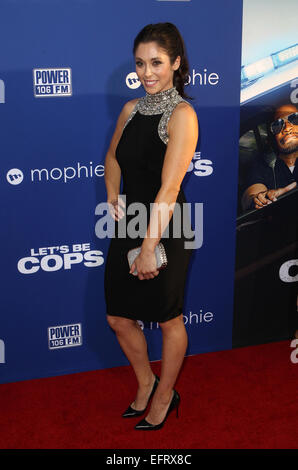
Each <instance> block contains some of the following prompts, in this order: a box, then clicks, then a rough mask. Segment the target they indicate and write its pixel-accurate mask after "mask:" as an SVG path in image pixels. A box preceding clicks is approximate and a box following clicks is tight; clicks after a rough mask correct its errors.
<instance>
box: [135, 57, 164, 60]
mask: <svg viewBox="0 0 298 470" xmlns="http://www.w3.org/2000/svg"><path fill="white" fill-rule="evenodd" d="M135 60H143V59H141V57H136V58H135ZM151 60H161V58H160V57H152V59H151Z"/></svg>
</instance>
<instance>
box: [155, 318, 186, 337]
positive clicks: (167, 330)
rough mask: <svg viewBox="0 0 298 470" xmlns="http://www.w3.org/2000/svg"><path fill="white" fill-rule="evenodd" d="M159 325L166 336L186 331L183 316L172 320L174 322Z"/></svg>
mask: <svg viewBox="0 0 298 470" xmlns="http://www.w3.org/2000/svg"><path fill="white" fill-rule="evenodd" d="M159 325H160V328H161V330H162V332H163V333H164V334H173V333H175V332H178V331H180V329H181V328H182V329H183V330H184V329H185V326H184V321H183V315H182V314H181V315H179V316H178V317H175V318H172V320H168V321H165V322H162V323H160V324H159Z"/></svg>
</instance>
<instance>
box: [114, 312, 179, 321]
mask: <svg viewBox="0 0 298 470" xmlns="http://www.w3.org/2000/svg"><path fill="white" fill-rule="evenodd" d="M106 315H109V316H111V317H121V318H127V319H128V320H135V321H141V322H143V323H151V322H156V323H165V322H167V321H170V320H173V319H174V318H177V317H179V316H180V315H183V312H182V309H181V310H179V312H178V313H175V314H174V315H171V316H170V317H168V318H166V319H162V320H157V319H156V318H154V319H146V320H142V319H141V318H137V317H136V316H134V315H132V314H125V313H122V314H119V313H108V312H107V313H106Z"/></svg>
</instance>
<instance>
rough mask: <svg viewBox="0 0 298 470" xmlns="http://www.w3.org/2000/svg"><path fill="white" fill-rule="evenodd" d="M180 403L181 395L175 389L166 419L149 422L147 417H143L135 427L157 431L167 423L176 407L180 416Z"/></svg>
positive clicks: (139, 429)
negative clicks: (155, 422)
mask: <svg viewBox="0 0 298 470" xmlns="http://www.w3.org/2000/svg"><path fill="white" fill-rule="evenodd" d="M179 404H180V395H179V393H178V392H177V391H176V390H174V393H173V398H172V400H171V403H170V406H169V408H168V411H167V414H166V416H165V418H164V420H163V421H162V422H161V423H160V424H150V423H148V421H146V419H142V420H141V421H140V422H139V423H138V424H137V425H136V426H135V429H137V430H138V431H157V430H158V429H161V428H162V427H163V425H164V424H165V422H166V419H167V417H168V416H169V414H170V413H171V411H173V410H174V409H175V408H176V417H177V418H178V407H179Z"/></svg>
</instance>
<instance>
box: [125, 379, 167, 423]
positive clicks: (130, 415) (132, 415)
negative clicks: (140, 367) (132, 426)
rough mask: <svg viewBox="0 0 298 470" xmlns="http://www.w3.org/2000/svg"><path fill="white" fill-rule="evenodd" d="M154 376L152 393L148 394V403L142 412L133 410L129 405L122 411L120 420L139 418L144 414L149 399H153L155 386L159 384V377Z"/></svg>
mask: <svg viewBox="0 0 298 470" xmlns="http://www.w3.org/2000/svg"><path fill="white" fill-rule="evenodd" d="M154 375H155V382H154V385H153V388H152V391H151V393H150V396H149V398H148V401H147V405H146V407H145V408H144V409H143V410H134V409H133V408H132V407H131V406H130V405H129V407H128V408H127V410H126V411H124V413H123V415H122V418H135V417H137V416H141V415H142V414H143V413H145V411H146V408H147V406H148V403H149V401H150V400H151V398H152V397H153V395H154V393H155V390H156V389H157V386H158V384H159V377H158V376H157V375H156V374H154Z"/></svg>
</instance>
